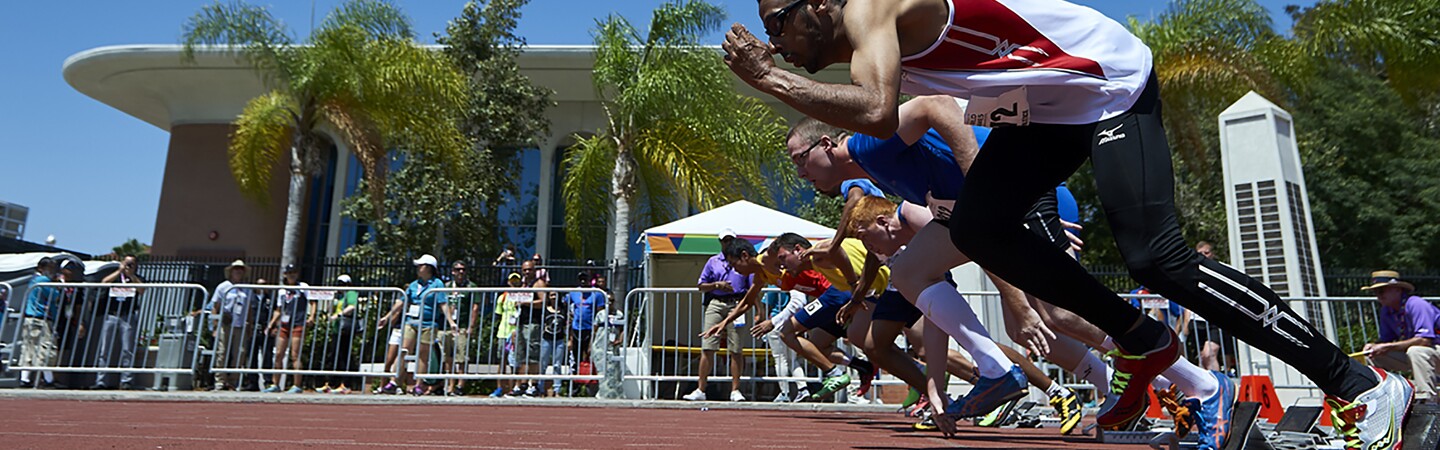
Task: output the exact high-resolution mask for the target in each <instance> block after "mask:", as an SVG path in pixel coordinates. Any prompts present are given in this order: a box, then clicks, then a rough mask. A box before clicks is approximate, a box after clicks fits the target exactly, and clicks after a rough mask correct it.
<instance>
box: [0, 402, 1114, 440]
mask: <svg viewBox="0 0 1440 450" xmlns="http://www.w3.org/2000/svg"><path fill="white" fill-rule="evenodd" d="M0 414H3V415H5V416H6V417H5V420H4V421H3V424H4V425H3V427H0V447H3V448H67V449H70V448H147V449H169V448H222V449H247V450H252V449H264V448H295V447H309V448H366V447H371V448H373V447H392V448H480V449H535V448H544V449H571V448H584V449H592V448H607V449H608V448H613V449H622V448H623V449H636V448H682V449H685V450H691V449H708V448H767V449H837V448H854V449H882V448H904V449H921V448H956V447H959V448H1024V449H1060V448H1065V449H1092V448H1095V449H1098V448H1112V447H1116V446H1115V445H1113V444H1112V445H1109V446H1102V445H1101V444H1099V443H1098V442H1096V441H1095V439H1094V438H1093V437H1089V436H1060V435H1059V432H1058V431H1056V429H1053V428H1049V429H1028V430H1015V429H988V428H976V427H971V426H962V428H961V432H960V435H959V436H958V437H957V438H955V439H949V440H947V439H943V438H941V437H940V434H939V433H937V432H916V431H912V430H911V428H910V423H911V419H907V418H905V417H902V416H901V415H899V414H893V413H892V414H877V413H828V412H785V411H740V410H723V411H722V410H709V411H701V410H699V409H615V408H560V407H546V406H475V405H394V406H390V405H336V404H270V403H209V402H204V403H181V402H119V401H73V400H32V399H7V400H5V401H4V402H0ZM1090 422H1091V420H1086V421H1085V423H1090ZM1083 425H1084V424H1082V426H1083ZM1077 432H1078V430H1077ZM1140 448H1143V446H1142V447H1140Z"/></svg>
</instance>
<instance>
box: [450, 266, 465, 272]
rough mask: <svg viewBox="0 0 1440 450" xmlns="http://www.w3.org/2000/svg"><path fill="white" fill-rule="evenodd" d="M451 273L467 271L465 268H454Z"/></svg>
mask: <svg viewBox="0 0 1440 450" xmlns="http://www.w3.org/2000/svg"><path fill="white" fill-rule="evenodd" d="M450 271H451V272H464V271H465V268H464V267H452V268H450Z"/></svg>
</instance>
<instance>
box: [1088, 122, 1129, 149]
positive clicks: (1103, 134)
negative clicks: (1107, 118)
mask: <svg viewBox="0 0 1440 450" xmlns="http://www.w3.org/2000/svg"><path fill="white" fill-rule="evenodd" d="M1123 126H1125V124H1123V123H1122V124H1119V125H1116V126H1115V128H1111V129H1108V130H1100V134H1097V135H1095V136H1096V137H1098V138H1100V143H1099V144H1095V145H1105V144H1108V143H1111V142H1114V141H1118V140H1121V139H1125V133H1119V134H1117V133H1116V132H1117V131H1120V127H1123Z"/></svg>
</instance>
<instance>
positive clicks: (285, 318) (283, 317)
mask: <svg viewBox="0 0 1440 450" xmlns="http://www.w3.org/2000/svg"><path fill="white" fill-rule="evenodd" d="M280 323H290V315H289V314H281V315H280Z"/></svg>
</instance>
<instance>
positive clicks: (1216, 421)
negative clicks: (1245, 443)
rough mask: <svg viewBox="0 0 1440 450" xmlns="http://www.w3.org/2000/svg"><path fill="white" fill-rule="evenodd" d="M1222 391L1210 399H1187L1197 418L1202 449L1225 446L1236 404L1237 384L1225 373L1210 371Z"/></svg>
mask: <svg viewBox="0 0 1440 450" xmlns="http://www.w3.org/2000/svg"><path fill="white" fill-rule="evenodd" d="M1210 375H1212V376H1214V377H1215V381H1219V382H1220V389H1219V390H1217V391H1215V395H1212V396H1210V397H1209V398H1205V399H1199V398H1187V399H1185V401H1186V402H1187V403H1188V404H1189V406H1190V412H1191V414H1193V415H1194V417H1195V428H1196V429H1197V430H1199V436H1196V437H1198V438H1200V448H1201V449H1205V450H1218V449H1219V448H1220V447H1222V446H1224V445H1225V437H1226V436H1229V435H1230V411H1231V409H1233V405H1234V404H1235V383H1234V382H1232V381H1230V377H1229V376H1226V375H1225V374H1223V373H1220V372H1216V371H1213V370H1212V371H1210Z"/></svg>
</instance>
